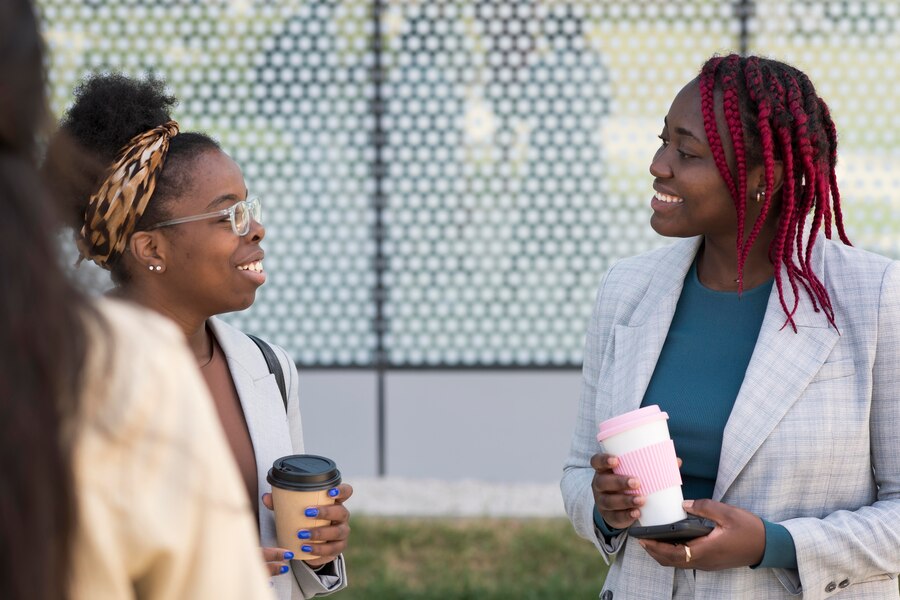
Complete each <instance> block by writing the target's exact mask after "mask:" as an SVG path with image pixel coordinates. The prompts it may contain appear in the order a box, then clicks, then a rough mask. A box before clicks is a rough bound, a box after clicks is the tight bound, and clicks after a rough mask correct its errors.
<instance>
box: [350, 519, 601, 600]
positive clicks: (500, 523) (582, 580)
mask: <svg viewBox="0 0 900 600" xmlns="http://www.w3.org/2000/svg"><path fill="white" fill-rule="evenodd" d="M351 526H352V528H353V533H352V535H351V537H350V546H349V548H348V550H347V552H346V553H345V556H346V559H347V569H348V575H349V580H350V586H349V588H348V589H347V590H346V591H344V592H341V594H340V595H339V597H340V598H341V599H342V600H350V599H354V598H356V599H363V598H365V599H379V598H384V599H391V600H462V599H469V598H472V599H474V598H478V599H479V600H482V599H483V600H500V599H506V598H516V599H521V600H542V599H548V600H549V599H554V600H556V599H558V598H567V599H570V598H571V599H578V598H585V599H588V598H591V599H593V598H596V597H597V595H598V594H599V592H600V588H601V586H602V584H603V577H604V575H605V574H606V565H605V564H604V563H603V559H602V558H601V557H600V554H599V553H598V552H597V551H596V550H595V549H594V547H593V546H592V545H591V544H590V543H589V542H587V541H585V540H582V539H581V538H579V537H578V536H577V535H575V532H574V531H573V530H572V526H571V525H570V524H569V522H568V521H567V520H565V519H486V518H485V519H461V518H460V519H448V518H441V519H422V518H418V519H401V518H390V519H388V518H376V517H354V518H353V520H352V522H351Z"/></svg>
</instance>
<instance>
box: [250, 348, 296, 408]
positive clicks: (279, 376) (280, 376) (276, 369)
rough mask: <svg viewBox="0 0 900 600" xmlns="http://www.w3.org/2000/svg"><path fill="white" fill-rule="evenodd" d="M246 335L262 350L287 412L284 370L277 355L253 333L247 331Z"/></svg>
mask: <svg viewBox="0 0 900 600" xmlns="http://www.w3.org/2000/svg"><path fill="white" fill-rule="evenodd" d="M247 337H248V338H250V339H251V340H253V342H254V343H255V344H256V345H257V346H259V349H260V350H261V351H262V354H263V358H265V359H266V365H268V366H269V373H271V374H273V375H274V376H275V381H276V382H277V383H278V390H279V391H280V392H281V400H282V402H284V411H285V412H287V402H288V401H287V390H286V389H285V387H284V371H282V370H281V362H279V360H278V357H277V356H275V351H274V350H272V346H270V345H269V344H267V343H266V342H264V341H262V340H261V339H259V338H258V337H256V336H255V335H252V334H249V333H248V334H247Z"/></svg>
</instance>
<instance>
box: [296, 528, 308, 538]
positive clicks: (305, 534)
mask: <svg viewBox="0 0 900 600" xmlns="http://www.w3.org/2000/svg"><path fill="white" fill-rule="evenodd" d="M297 537H298V538H300V539H301V540H308V539H309V538H310V534H309V531H308V530H306V529H301V530H300V531H298V532H297Z"/></svg>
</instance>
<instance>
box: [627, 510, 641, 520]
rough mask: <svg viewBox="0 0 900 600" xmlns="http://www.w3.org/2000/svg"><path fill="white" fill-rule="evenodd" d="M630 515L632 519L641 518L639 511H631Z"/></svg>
mask: <svg viewBox="0 0 900 600" xmlns="http://www.w3.org/2000/svg"><path fill="white" fill-rule="evenodd" d="M630 514H631V516H632V518H634V519H637V518H638V517H639V516H641V511H639V510H633V511H631V513H630Z"/></svg>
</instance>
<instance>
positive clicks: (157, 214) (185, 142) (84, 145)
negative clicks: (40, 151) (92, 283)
mask: <svg viewBox="0 0 900 600" xmlns="http://www.w3.org/2000/svg"><path fill="white" fill-rule="evenodd" d="M177 102H178V101H177V100H176V99H175V97H174V96H170V95H168V94H166V92H165V82H164V81H163V80H161V79H157V78H154V77H149V78H147V79H144V80H139V79H133V78H130V77H127V76H125V75H122V74H120V73H111V74H94V75H91V76H89V77H87V78H86V79H85V80H84V81H82V82H81V84H79V85H78V87H77V88H76V89H75V102H74V103H73V104H72V106H71V107H70V108H69V110H68V111H67V112H66V114H65V116H64V117H63V120H62V123H61V124H60V131H61V135H62V136H65V137H67V138H68V139H69V140H71V141H72V142H74V144H75V145H76V146H77V147H78V148H79V149H80V150H82V151H84V152H86V153H87V155H88V156H89V157H91V158H92V159H95V160H98V161H99V162H100V163H101V164H103V165H104V166H105V167H108V166H109V165H112V164H113V162H114V161H115V160H116V157H117V156H118V154H119V152H120V151H121V150H122V149H123V147H124V146H125V145H126V144H128V142H129V141H130V140H131V139H132V138H133V137H134V136H136V135H138V134H140V133H143V132H145V131H148V130H150V129H152V128H154V127H156V126H158V125H162V124H164V123H166V122H167V121H169V120H171V118H172V117H171V115H170V112H171V110H172V109H173V108H174V107H175V105H176V104H177ZM59 145H63V143H62V142H60V143H53V144H51V147H50V151H49V153H48V154H49V156H48V161H47V163H48V165H49V171H50V172H49V175H50V178H51V179H52V180H53V181H55V182H56V183H55V185H56V186H57V187H58V188H59V190H58V193H59V194H61V195H62V196H63V197H64V199H65V200H66V202H67V203H68V204H69V205H70V206H71V207H72V208H73V210H74V220H73V223H72V225H73V226H74V227H76V228H80V227H81V225H82V223H83V222H84V215H85V209H86V207H87V203H88V200H89V199H90V197H91V195H92V194H93V193H94V192H96V191H97V189H99V187H100V185H101V184H102V182H103V179H104V178H105V176H106V171H105V168H104V169H103V170H102V171H100V173H99V174H98V175H97V176H94V177H88V178H85V177H83V176H81V175H82V171H81V170H80V169H76V170H75V171H76V172H74V173H73V172H72V171H73V169H72V168H71V164H69V165H64V164H60V163H61V161H60V160H58V159H57V156H56V153H55V152H54V150H55V148H56V147H57V146H59ZM220 149H221V148H220V146H219V143H218V142H216V141H215V140H214V139H213V138H211V137H210V136H208V135H206V134H204V133H197V132H185V133H180V134H178V135H176V136H175V137H173V138H172V140H171V142H170V144H169V152H168V154H167V155H166V161H165V165H164V166H163V169H162V172H161V173H160V175H159V177H158V178H157V180H156V190H155V191H154V193H153V196H152V197H151V198H150V202H149V204H148V205H147V208H146V210H145V211H144V214H143V215H142V216H141V218H140V220H139V221H138V222H137V225H136V227H135V231H144V230H146V229H148V228H150V227H152V226H153V225H154V224H156V223H159V222H160V221H163V220H165V219H166V218H168V217H169V213H168V207H169V203H170V202H171V201H172V200H173V199H174V198H177V197H178V196H180V195H181V194H182V193H183V192H184V190H185V188H186V187H187V186H188V182H189V181H190V173H191V167H192V165H193V162H194V160H195V159H196V158H197V157H199V156H200V155H201V154H203V153H204V152H206V151H209V150H220ZM69 154H70V153H69ZM110 273H111V275H112V279H113V281H114V282H115V283H116V284H118V285H122V284H126V283H127V282H128V280H129V275H128V272H127V269H126V267H125V265H124V264H123V262H122V261H121V260H117V261H113V262H112V263H111V264H110Z"/></svg>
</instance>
